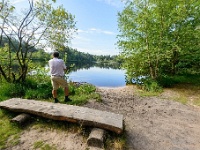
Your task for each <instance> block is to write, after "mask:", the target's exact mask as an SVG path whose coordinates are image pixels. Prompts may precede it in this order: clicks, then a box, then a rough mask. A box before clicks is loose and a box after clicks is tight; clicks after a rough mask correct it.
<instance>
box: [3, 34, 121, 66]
mask: <svg viewBox="0 0 200 150" xmlns="http://www.w3.org/2000/svg"><path fill="white" fill-rule="evenodd" d="M10 40H11V41H12V43H13V45H14V46H12V45H11V46H10V47H11V51H10V52H11V53H15V50H14V47H18V46H19V44H20V43H19V42H17V41H15V40H14V39H10ZM7 43H9V40H8V39H7V38H6V37H2V41H1V43H0V48H3V47H4V46H5V45H6V44H7ZM24 47H25V45H24V44H23V43H22V49H25V48H24ZM30 52H31V53H32V56H31V60H40V61H48V60H49V59H51V58H52V52H53V51H50V52H47V51H45V50H43V49H38V48H35V47H33V48H32V49H30ZM2 57H3V56H2ZM60 58H62V59H63V60H65V61H66V62H75V63H84V62H85V63H88V62H94V63H103V62H104V63H114V62H117V63H121V61H120V60H119V58H118V56H117V55H113V56H111V55H92V54H89V53H85V52H80V51H78V50H77V49H74V48H70V47H66V48H64V49H63V50H62V51H61V52H60ZM2 59H3V58H2ZM6 59H7V58H6V57H5V60H6Z"/></svg>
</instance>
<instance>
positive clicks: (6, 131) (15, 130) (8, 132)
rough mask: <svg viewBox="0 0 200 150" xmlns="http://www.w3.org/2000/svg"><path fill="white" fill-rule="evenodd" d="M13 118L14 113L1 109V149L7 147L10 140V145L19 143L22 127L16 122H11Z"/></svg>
mask: <svg viewBox="0 0 200 150" xmlns="http://www.w3.org/2000/svg"><path fill="white" fill-rule="evenodd" d="M11 118H13V114H12V113H8V112H7V111H4V110H2V109H0V135H1V138H0V149H4V148H6V144H7V141H8V140H9V142H8V145H9V146H14V145H16V144H18V143H19V133H20V132H21V129H20V128H19V127H18V126H17V125H16V124H13V123H11V122H10V119H11Z"/></svg>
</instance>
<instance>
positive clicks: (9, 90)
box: [0, 82, 25, 101]
mask: <svg viewBox="0 0 200 150" xmlns="http://www.w3.org/2000/svg"><path fill="white" fill-rule="evenodd" d="M0 91H1V94H0V95H1V96H0V100H1V101H2V100H5V99H6V98H13V97H21V96H23V95H24V93H25V88H24V86H23V85H22V84H20V83H7V82H2V83H1V85H0Z"/></svg>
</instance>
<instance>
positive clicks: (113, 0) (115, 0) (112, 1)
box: [97, 0, 124, 8]
mask: <svg viewBox="0 0 200 150" xmlns="http://www.w3.org/2000/svg"><path fill="white" fill-rule="evenodd" d="M97 1H100V2H104V3H106V4H108V5H111V6H114V7H117V8H120V7H122V4H123V1H124V0H97Z"/></svg>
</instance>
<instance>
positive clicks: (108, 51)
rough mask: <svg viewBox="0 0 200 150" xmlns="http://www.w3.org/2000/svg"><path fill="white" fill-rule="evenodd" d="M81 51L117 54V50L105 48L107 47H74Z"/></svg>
mask: <svg viewBox="0 0 200 150" xmlns="http://www.w3.org/2000/svg"><path fill="white" fill-rule="evenodd" d="M73 48H76V49H77V50H78V51H80V52H84V53H89V54H93V55H117V54H119V53H118V52H117V51H111V50H105V49H96V48H95V49H93V48H82V47H73Z"/></svg>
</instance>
